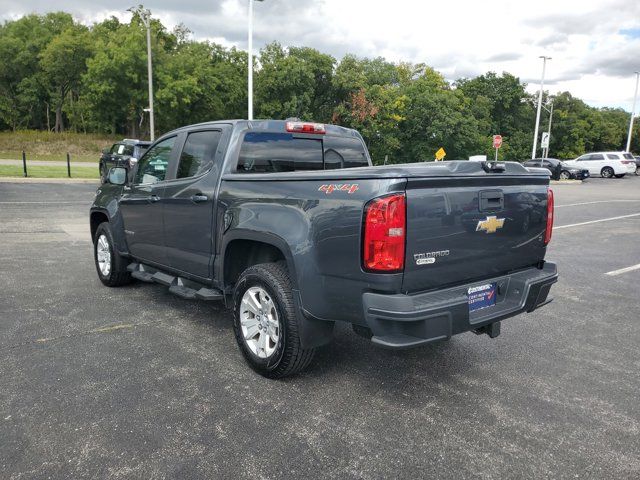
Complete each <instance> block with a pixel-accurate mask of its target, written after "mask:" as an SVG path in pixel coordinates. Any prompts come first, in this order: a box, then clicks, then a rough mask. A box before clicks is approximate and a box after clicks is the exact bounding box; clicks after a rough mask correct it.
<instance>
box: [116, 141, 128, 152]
mask: <svg viewBox="0 0 640 480" xmlns="http://www.w3.org/2000/svg"><path fill="white" fill-rule="evenodd" d="M125 147H126V145H123V144H122V143H121V144H120V145H118V150H117V151H116V153H117V154H118V155H122V154H123V153H124V150H125Z"/></svg>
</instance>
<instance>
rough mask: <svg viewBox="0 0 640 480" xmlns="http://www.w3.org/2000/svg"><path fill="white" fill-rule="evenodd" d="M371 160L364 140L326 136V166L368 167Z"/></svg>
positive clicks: (332, 167) (331, 167)
mask: <svg viewBox="0 0 640 480" xmlns="http://www.w3.org/2000/svg"><path fill="white" fill-rule="evenodd" d="M368 166H369V161H368V159H367V154H366V152H365V149H364V145H363V144H362V141H361V140H360V139H358V138H349V137H325V140H324V168H325V170H328V169H334V168H353V167H368Z"/></svg>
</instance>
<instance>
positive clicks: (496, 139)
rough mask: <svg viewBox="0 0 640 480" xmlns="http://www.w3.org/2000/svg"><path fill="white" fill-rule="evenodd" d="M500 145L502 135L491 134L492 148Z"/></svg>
mask: <svg viewBox="0 0 640 480" xmlns="http://www.w3.org/2000/svg"><path fill="white" fill-rule="evenodd" d="M501 146H502V135H494V136H493V148H500V147H501Z"/></svg>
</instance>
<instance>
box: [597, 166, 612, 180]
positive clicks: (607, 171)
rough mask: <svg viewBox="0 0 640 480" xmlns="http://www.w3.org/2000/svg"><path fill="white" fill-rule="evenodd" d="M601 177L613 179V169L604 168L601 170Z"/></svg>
mask: <svg viewBox="0 0 640 480" xmlns="http://www.w3.org/2000/svg"><path fill="white" fill-rule="evenodd" d="M600 176H601V177H602V178H611V177H613V168H611V167H604V168H603V169H602V170H600Z"/></svg>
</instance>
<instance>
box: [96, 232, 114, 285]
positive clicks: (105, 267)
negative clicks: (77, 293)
mask: <svg viewBox="0 0 640 480" xmlns="http://www.w3.org/2000/svg"><path fill="white" fill-rule="evenodd" d="M96 257H97V258H98V268H99V269H100V273H101V274H102V275H103V276H105V277H107V276H109V273H111V249H110V248H109V240H107V237H106V236H105V235H100V236H99V237H98V241H97V242H96Z"/></svg>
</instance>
